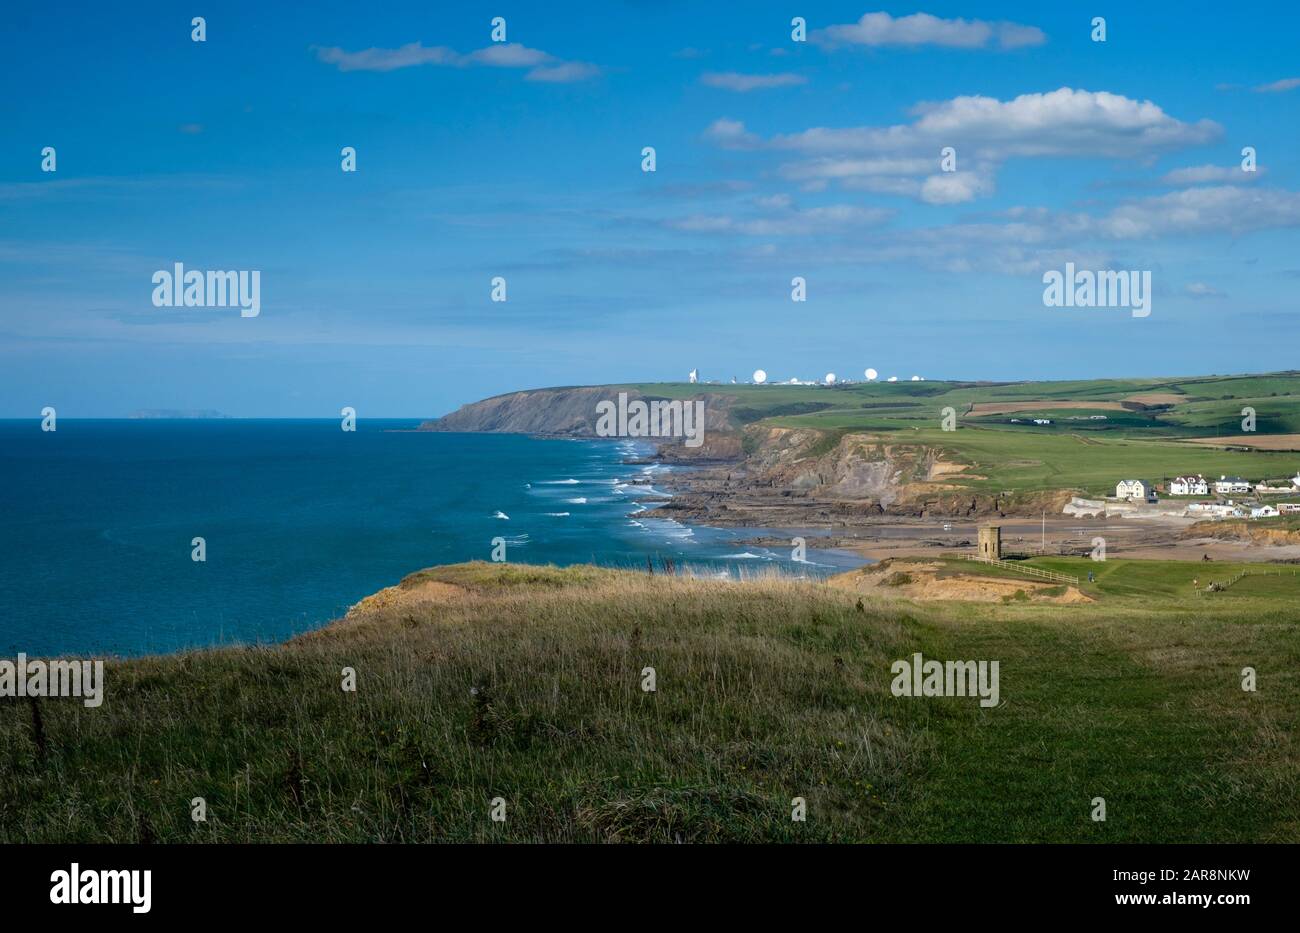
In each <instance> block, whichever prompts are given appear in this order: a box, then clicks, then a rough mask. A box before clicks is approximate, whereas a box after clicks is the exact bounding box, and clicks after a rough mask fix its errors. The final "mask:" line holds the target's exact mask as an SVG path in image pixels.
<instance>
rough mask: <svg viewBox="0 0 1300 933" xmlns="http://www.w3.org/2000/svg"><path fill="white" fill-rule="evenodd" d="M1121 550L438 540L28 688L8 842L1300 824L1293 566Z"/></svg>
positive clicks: (10, 728) (930, 834)
mask: <svg viewBox="0 0 1300 933" xmlns="http://www.w3.org/2000/svg"><path fill="white" fill-rule="evenodd" d="M1126 565H1128V566H1130V567H1131V568H1133V569H1130V570H1126V569H1125V568H1126ZM1081 566H1082V565H1081ZM1053 567H1055V568H1058V569H1063V570H1065V571H1066V572H1071V573H1077V572H1078V570H1079V568H1078V567H1072V566H1070V565H1068V563H1062V562H1059V561H1058V562H1057V563H1055V564H1053ZM1106 569H1107V572H1106V574H1105V576H1104V579H1099V583H1098V585H1097V586H1096V587H1094V588H1093V595H1094V596H1096V597H1097V601H1096V602H1095V603H1089V604H1084V605H1070V606H1061V605H1052V606H1038V605H1030V604H1018V603H1013V604H1011V605H998V606H988V605H967V604H958V603H932V604H925V605H921V604H914V603H910V602H905V601H903V602H896V601H885V600H876V599H873V598H871V597H865V598H864V597H859V595H858V594H856V593H854V592H853V591H852V590H851V589H845V588H840V587H834V586H828V585H824V584H814V583H805V582H797V581H790V580H776V579H773V580H766V581H762V580H760V581H754V582H747V583H744V584H738V583H727V582H720V581H704V580H689V579H683V578H675V577H664V576H661V575H659V576H654V577H650V576H647V575H645V574H636V573H630V572H626V571H609V570H598V569H594V568H590V567H573V568H568V569H564V570H559V569H555V568H548V567H527V566H508V565H488V564H469V565H459V566H453V567H443V568H436V569H433V570H429V571H424V572H421V573H418V574H414V575H412V576H411V577H408V578H407V579H406V580H404V581H402V583H401V584H400V585H399V586H397V587H394V588H390V589H389V590H386V591H383V592H381V593H379V594H376V595H375V596H374V597H372V598H371V599H370V600H367V601H365V603H363V604H362V605H361V606H360V607H359V608H358V609H357V610H355V611H354V612H353V613H351V614H350V615H349V617H348V618H347V619H345V620H341V621H340V622H338V623H336V624H335V625H333V626H332V627H330V628H328V629H326V630H323V631H321V632H319V633H316V634H314V635H310V636H305V637H302V638H299V639H297V640H295V641H293V642H291V643H289V644H287V645H284V646H280V647H266V648H248V649H233V650H217V651H210V652H198V653H192V654H187V655H181V656H176V657H166V658H152V659H143V660H133V661H125V662H118V663H113V664H111V665H110V666H109V669H108V672H107V681H106V682H107V688H106V697H105V700H104V703H103V705H102V706H101V707H100V708H98V709H94V710H91V709H85V708H84V707H82V706H81V705H80V704H79V703H77V702H75V701H71V700H42V701H41V702H40V704H39V725H38V724H37V722H36V721H35V720H34V718H33V713H32V710H31V708H30V707H29V706H28V705H25V704H21V703H15V702H14V701H8V702H6V703H4V704H3V705H0V759H2V760H3V761H4V762H5V766H4V768H3V769H0V840H3V841H6V842H16V841H44V842H49V841H69V840H86V841H110V840H111V841H132V840H156V841H218V840H220V841H300V840H327V841H373V840H387V841H542V840H548V841H676V840H683V841H761V840H770V841H795V840H800V841H835V840H838V841H938V840H951V841H994V840H1052V841H1102V840H1107V841H1245V840H1296V839H1297V838H1300V803H1298V801H1300V778H1298V777H1297V776H1298V775H1300V769H1298V768H1297V764H1300V752H1298V750H1297V744H1296V743H1297V740H1296V735H1297V734H1298V733H1297V729H1296V727H1297V725H1298V722H1297V719H1298V716H1300V675H1297V673H1296V671H1297V670H1300V638H1297V634H1300V632H1298V629H1300V626H1298V625H1297V622H1296V620H1295V615H1294V612H1293V611H1292V609H1291V607H1292V606H1294V605H1295V596H1296V583H1294V582H1292V581H1293V580H1294V579H1295V578H1291V577H1285V576H1276V577H1273V578H1263V577H1261V578H1259V579H1260V580H1261V581H1263V583H1262V584H1261V586H1260V587H1259V590H1258V592H1253V591H1252V590H1251V589H1250V587H1252V586H1253V585H1254V584H1253V583H1252V579H1251V578H1246V580H1244V581H1242V582H1241V583H1239V584H1237V585H1235V586H1234V587H1233V588H1232V589H1230V590H1229V591H1227V592H1226V593H1224V594H1222V595H1223V596H1224V597H1225V598H1224V599H1222V600H1217V601H1216V600H1213V599H1207V598H1202V597H1197V596H1195V595H1193V594H1191V593H1189V592H1187V589H1188V587H1187V581H1185V580H1183V579H1182V576H1185V575H1186V574H1187V573H1188V572H1189V571H1188V568H1187V567H1186V565H1183V566H1182V567H1179V568H1170V569H1168V570H1164V571H1162V570H1160V569H1159V568H1158V567H1157V568H1156V569H1154V570H1153V569H1152V567H1151V566H1143V565H1141V564H1139V563H1138V562H1121V561H1112V562H1109V563H1108V564H1107V565H1106ZM1216 570H1217V571H1219V572H1221V573H1227V572H1228V571H1229V570H1230V568H1227V567H1221V568H1216ZM1287 572H1288V573H1289V568H1288V571H1287ZM1153 573H1154V574H1156V577H1151V576H1150V575H1151V574H1153ZM1128 577H1131V580H1132V582H1131V585H1129V584H1126V583H1125V582H1124V580H1125V579H1126V578H1128ZM1157 578H1159V579H1157ZM1166 578H1167V579H1166ZM1161 581H1164V582H1163V583H1161ZM1162 586H1163V587H1164V588H1163V589H1162V588H1161V587H1162ZM1166 590H1168V592H1166ZM1151 594H1155V595H1151ZM1156 597H1158V598H1156ZM916 651H921V652H923V653H924V654H925V656H926V657H927V658H930V657H934V658H939V659H989V660H999V661H1000V662H1001V698H1002V700H1003V705H1002V706H1000V707H999V708H995V709H982V708H980V707H979V706H978V705H977V702H976V701H975V700H973V699H964V698H915V699H913V698H896V697H894V696H892V695H891V693H890V691H889V684H890V680H891V675H890V672H889V665H890V664H891V663H892V662H893V661H894V660H896V659H900V658H907V657H909V656H910V655H911V654H912V653H913V652H916ZM1247 665H1249V666H1254V667H1256V668H1257V669H1258V671H1259V684H1260V686H1259V690H1258V691H1257V692H1254V693H1247V692H1243V691H1242V689H1241V686H1240V671H1241V669H1242V667H1243V666H1247ZM345 667H350V668H353V669H354V670H355V672H356V685H357V689H356V691H355V692H344V691H343V690H342V689H341V688H340V684H341V679H342V676H341V672H342V669H343V668H345ZM648 667H652V668H654V670H655V675H656V680H657V683H656V690H655V691H654V692H645V691H644V690H643V689H642V683H643V680H644V677H645V675H644V674H643V671H644V669H645V668H648ZM1097 796H1102V797H1105V798H1106V800H1107V807H1108V820H1107V822H1105V823H1095V822H1093V821H1092V820H1091V819H1089V816H1088V814H1089V810H1090V801H1091V799H1092V798H1093V797H1097ZM195 797H203V798H204V799H205V800H206V803H207V808H208V819H207V822H205V823H194V822H193V821H192V820H191V819H190V810H191V800H192V799H193V798H195ZM498 797H499V798H503V799H504V801H505V813H506V820H505V822H493V821H492V820H491V819H490V818H489V811H490V807H491V801H492V800H493V799H494V798H498ZM794 797H803V798H805V799H806V800H807V804H808V819H807V822H802V823H799V822H792V821H791V819H790V809H791V800H792V798H794Z"/></svg>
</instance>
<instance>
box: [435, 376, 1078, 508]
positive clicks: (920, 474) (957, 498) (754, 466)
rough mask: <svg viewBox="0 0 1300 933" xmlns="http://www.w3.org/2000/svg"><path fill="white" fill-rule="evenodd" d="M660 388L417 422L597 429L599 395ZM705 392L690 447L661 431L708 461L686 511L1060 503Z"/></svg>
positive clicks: (667, 451) (683, 483) (565, 432)
mask: <svg viewBox="0 0 1300 933" xmlns="http://www.w3.org/2000/svg"><path fill="white" fill-rule="evenodd" d="M621 392H626V393H627V396H628V400H629V401H633V400H642V401H647V402H648V401H657V400H661V398H662V397H660V396H654V395H649V394H645V393H643V392H641V391H639V390H637V389H634V388H630V387H626V386H583V387H573V388H554V389H535V390H530V391H524V392H512V393H509V394H507V395H498V396H495V397H493V398H489V399H484V400H483V401H481V402H474V403H472V404H469V405H465V406H463V407H462V408H460V409H458V410H456V411H454V412H452V413H451V414H449V415H446V416H444V417H442V418H438V419H436V420H434V421H428V422H425V423H424V424H423V425H421V430H427V431H464V432H493V433H518V434H537V435H544V436H561V437H596V436H597V434H596V423H597V420H598V412H597V405H598V404H599V403H600V402H603V401H614V402H616V401H617V399H618V395H619V393H621ZM696 399H700V400H703V401H704V402H705V433H704V443H703V445H702V446H700V447H686V446H685V445H684V444H682V443H681V441H680V439H678V440H661V441H659V448H658V454H657V456H658V457H659V458H660V459H662V460H665V461H668V462H675V463H699V464H701V465H708V466H709V467H711V468H710V469H703V470H700V471H693V472H692V473H690V474H689V475H685V476H681V477H680V478H679V479H678V480H677V481H676V482H677V488H676V489H675V492H676V493H677V496H676V498H675V499H674V501H673V503H672V504H671V505H670V506H668V507H666V511H669V512H676V513H680V515H679V516H678V517H680V518H682V519H683V520H690V521H703V522H714V523H718V524H740V525H761V524H765V523H767V524H773V525H789V524H798V523H799V522H800V521H802V520H817V521H823V520H825V521H831V522H847V523H855V522H859V521H863V520H869V519H871V518H873V517H877V516H880V515H884V514H892V515H906V516H919V517H932V516H968V517H969V516H982V515H1002V514H1013V513H1016V512H1023V513H1025V514H1029V513H1030V512H1032V513H1033V514H1037V513H1038V511H1039V510H1040V509H1043V508H1046V509H1048V510H1049V511H1052V512H1059V511H1060V510H1061V508H1062V506H1064V504H1065V503H1066V502H1068V501H1069V498H1070V493H1069V492H1061V493H1042V494H1036V495H1033V496H1016V497H1013V498H1010V499H1008V498H1005V497H1002V496H996V495H989V494H985V493H978V492H975V491H974V490H973V489H972V488H971V482H972V481H978V480H981V479H983V477H981V476H978V475H975V474H972V473H971V472H970V467H969V465H968V464H965V463H962V462H960V461H959V460H958V459H956V458H955V457H954V455H953V454H952V453H951V452H950V451H947V450H945V449H943V448H940V447H936V446H932V445H928V444H917V443H912V444H909V443H900V442H899V441H900V440H901V438H899V437H894V436H890V435H888V434H877V435H872V434H861V433H841V432H829V431H823V430H818V429H813V428H786V427H774V426H771V425H768V424H765V423H763V422H759V423H756V424H751V425H748V426H745V427H740V426H739V425H737V424H735V423H734V422H733V420H732V417H731V415H732V408H733V406H734V405H735V399H734V398H732V397H730V396H726V395H720V394H716V393H702V394H700V395H696V396H692V397H691V399H689V400H690V401H694V400H696Z"/></svg>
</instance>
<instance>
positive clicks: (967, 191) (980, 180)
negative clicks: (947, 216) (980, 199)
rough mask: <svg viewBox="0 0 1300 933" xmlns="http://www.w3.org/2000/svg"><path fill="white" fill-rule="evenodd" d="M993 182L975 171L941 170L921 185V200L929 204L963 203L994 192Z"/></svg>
mask: <svg viewBox="0 0 1300 933" xmlns="http://www.w3.org/2000/svg"><path fill="white" fill-rule="evenodd" d="M992 187H993V186H992V183H991V182H990V181H989V180H988V179H987V178H985V177H984V176H982V175H978V174H976V173H975V172H940V173H939V174H938V175H931V176H930V177H929V178H927V179H926V180H925V181H924V183H922V185H921V192H920V196H921V200H922V201H924V202H925V203H927V204H962V203H965V202H966V201H973V200H975V198H976V197H977V196H981V195H982V196H987V195H989V194H991V193H992Z"/></svg>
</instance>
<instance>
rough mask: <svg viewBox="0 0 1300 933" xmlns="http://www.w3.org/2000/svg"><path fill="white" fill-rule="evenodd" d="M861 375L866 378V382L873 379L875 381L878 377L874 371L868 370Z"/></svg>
mask: <svg viewBox="0 0 1300 933" xmlns="http://www.w3.org/2000/svg"><path fill="white" fill-rule="evenodd" d="M862 375H864V376H866V377H867V379H868V380H873V379H875V378H876V377H877V376H879V375H880V373H878V372H876V371H875V370H874V369H868V370H867V371H866V372H865V373H863V374H862Z"/></svg>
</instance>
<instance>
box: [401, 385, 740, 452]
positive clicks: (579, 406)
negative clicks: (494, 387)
mask: <svg viewBox="0 0 1300 933" xmlns="http://www.w3.org/2000/svg"><path fill="white" fill-rule="evenodd" d="M622 392H626V393H627V398H628V401H629V402H632V401H637V400H641V401H645V402H651V401H656V400H663V399H664V396H657V395H653V394H647V393H643V392H640V391H638V390H636V389H632V388H627V387H623V386H579V387H574V388H560V389H531V390H528V391H525V392H511V393H509V394H508V395H498V396H495V397H493V398H488V399H483V401H481V402H472V403H470V404H469V405H463V406H461V407H460V408H458V409H457V410H456V411H454V412H452V413H451V414H449V415H444V416H443V417H441V418H437V419H434V420H432V421H426V422H424V423H423V424H422V425H420V430H422V431H449V432H451V431H454V432H466V433H492V434H541V435H551V436H560V437H596V436H597V434H596V422H597V420H598V419H599V417H600V416H599V413H598V411H597V405H599V404H600V403H601V402H613V403H614V404H615V405H617V404H618V397H619V393H622ZM696 400H701V401H703V402H704V436H703V441H704V443H703V444H702V445H701V446H699V447H687V446H685V445H684V444H683V443H682V441H681V439H680V438H645V439H646V440H649V441H654V442H657V443H658V444H659V445H660V449H661V453H662V454H664V455H665V456H666V457H668V458H670V459H682V460H697V459H731V458H735V457H739V456H740V453H741V451H740V436H739V434H738V433H737V432H736V431H735V429H734V428H733V427H732V426H731V419H730V411H731V406H732V405H733V404H734V403H735V399H733V398H731V397H730V396H725V395H717V394H713V393H700V394H698V395H694V396H692V397H691V398H690V399H689V401H696Z"/></svg>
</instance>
